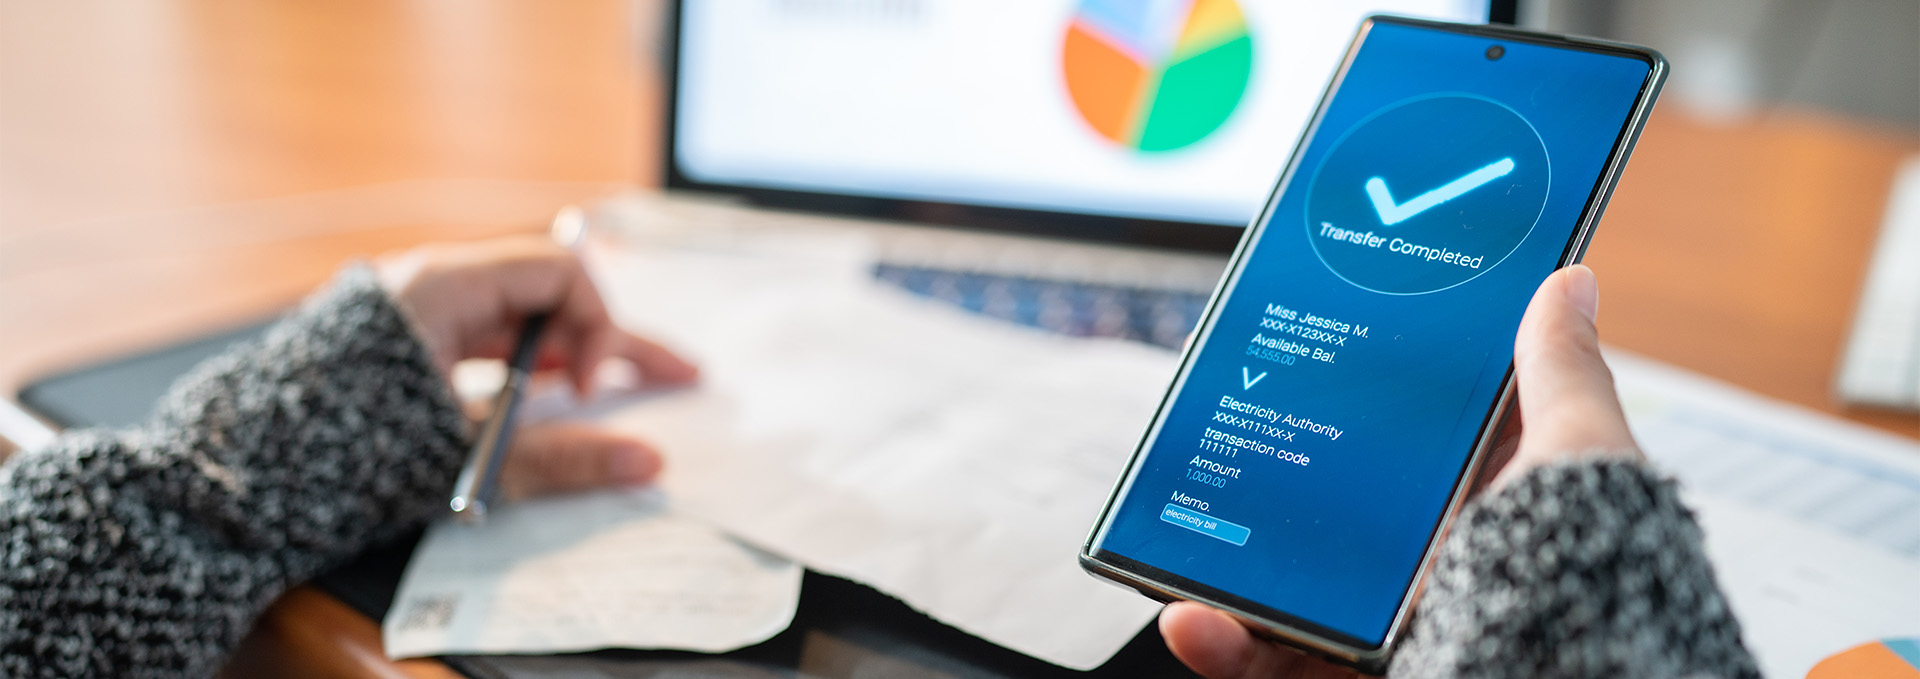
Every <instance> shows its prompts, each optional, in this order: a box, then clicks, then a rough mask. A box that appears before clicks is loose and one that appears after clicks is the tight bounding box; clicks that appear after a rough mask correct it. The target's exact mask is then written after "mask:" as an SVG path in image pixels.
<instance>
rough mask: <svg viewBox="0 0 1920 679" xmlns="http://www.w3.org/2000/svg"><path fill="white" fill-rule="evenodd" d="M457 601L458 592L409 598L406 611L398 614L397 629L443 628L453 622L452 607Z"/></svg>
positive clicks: (411, 630)
mask: <svg viewBox="0 0 1920 679" xmlns="http://www.w3.org/2000/svg"><path fill="white" fill-rule="evenodd" d="M459 602H460V595H458V594H434V595H429V596H422V597H418V598H414V599H410V600H408V601H407V608H406V612H405V613H403V614H401V616H400V624H399V626H398V627H397V629H398V630H399V631H402V632H419V631H435V630H444V629H446V628H447V627H448V626H449V625H452V624H453V609H454V608H455V606H456V605H458V604H459Z"/></svg>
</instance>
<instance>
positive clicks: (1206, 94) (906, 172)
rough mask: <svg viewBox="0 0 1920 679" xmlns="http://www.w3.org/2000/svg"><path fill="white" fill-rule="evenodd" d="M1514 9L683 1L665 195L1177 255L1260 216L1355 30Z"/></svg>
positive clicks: (1121, 1)
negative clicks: (743, 199)
mask: <svg viewBox="0 0 1920 679" xmlns="http://www.w3.org/2000/svg"><path fill="white" fill-rule="evenodd" d="M1512 9H1513V5H1512V0H1504V1H1503V2H1494V1H1490V0H1374V1H1366V0H684V1H683V2H680V3H678V6H677V10H678V11H677V12H676V15H675V16H674V17H673V19H672V21H673V24H672V31H673V34H674V40H673V44H674V48H673V50H672V57H673V60H672V63H671V73H670V75H671V79H672V82H673V93H672V105H671V111H670V123H669V126H668V128H669V135H670V140H669V143H670V147H669V148H670V153H669V154H668V165H669V167H668V172H667V177H668V186H669V187H670V188H675V189H701V190H708V191H721V192H727V193H737V194H742V195H746V196H749V197H751V198H753V199H756V200H758V201H760V202H767V203H775V204H782V205H785V206H788V207H800V208H803V209H820V210H827V211H836V212H851V213H856V214H863V215H867V216H874V217H882V218H890V219H900V220H907V221H923V222H933V223H940V224H948V225H958V226H973V227H989V228H1000V229H1011V230H1015V231H1022V232H1028V233H1040V234H1052V235H1068V236H1076V237H1083V238H1095V239H1102V240H1117V241H1123V242H1133V243H1137V244H1151V245H1172V246H1178V247H1185V248H1190V249H1224V248H1226V247H1228V246H1230V245H1231V244H1232V242H1233V241H1234V240H1235V239H1237V238H1238V234H1239V230H1240V228H1241V227H1243V226H1244V225H1245V224H1246V223H1247V222H1248V221H1249V220H1250V219H1252V218H1253V216H1254V215H1255V213H1256V212H1257V211H1258V209H1259V206H1260V203H1261V201H1262V200H1263V199H1264V198H1265V197H1266V195H1267V192H1268V190H1269V189H1270V188H1271V186H1272V183H1273V181H1274V179H1275V178H1276V176H1277V174H1278V172H1279V170H1280V166H1281V164H1282V163H1284V162H1285V160H1286V158H1287V155H1288V153H1289V152H1290V151H1291V150H1292V148H1293V145H1294V143H1295V142H1296V141H1297V140H1298V138H1299V136H1300V132H1301V128H1302V126H1303V125H1304V124H1305V122H1306V120H1307V118H1308V116H1310V115H1311V114H1312V111H1313V106H1314V103H1315V102H1316V101H1317V100H1318V98H1319V97H1320V94H1321V91H1322V89H1323V88H1324V87H1325V84H1326V82H1327V79H1328V77H1329V75H1330V72H1331V70H1332V69H1333V68H1334V66H1335V65H1336V64H1337V63H1338V62H1339V60H1340V56H1341V53H1342V49H1343V48H1344V46H1345V45H1346V43H1347V41H1348V40H1349V39H1350V38H1351V37H1352V34H1353V31H1354V29H1355V27H1357V26H1358V24H1359V22H1360V20H1361V18H1362V17H1363V16H1365V15H1367V14H1371V13H1381V12H1383V13H1393V14H1403V15H1412V16H1421V17H1430V18H1438V19H1447V20H1455V21H1473V22H1479V21H1486V20H1488V19H1489V18H1492V19H1495V20H1507V21H1510V20H1511V17H1512Z"/></svg>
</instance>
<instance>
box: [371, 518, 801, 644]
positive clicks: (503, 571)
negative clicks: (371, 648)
mask: <svg viewBox="0 0 1920 679" xmlns="http://www.w3.org/2000/svg"><path fill="white" fill-rule="evenodd" d="M802 572H803V571H802V569H801V567H800V566H799V565H798V564H795V563H793V562H791V561H788V560H786V559H782V558H779V557H777V556H773V555H771V554H768V553H766V552H763V551H761V550H758V549H755V548H753V547H751V546H747V545H745V544H742V543H740V542H738V541H735V540H733V539H732V538H729V537H727V536H725V535H723V534H722V533H721V532H720V531H718V530H716V529H715V528H713V527H712V526H710V525H707V524H705V523H702V522H699V521H695V520H693V519H690V518H687V517H685V516H682V515H680V514H678V513H676V512H674V511H672V510H671V509H669V508H668V506H667V503H666V500H665V498H664V496H662V495H661V494H660V493H659V492H658V491H654V490H644V489H643V490H612V491H601V492H596V493H589V494H581V495H573V496H564V497H557V498H546V499H537V500H528V501H522V502H517V503H513V504H509V505H505V506H503V507H501V508H499V509H496V510H494V511H493V512H492V513H491V514H490V515H489V516H488V518H487V522H486V523H485V524H483V525H478V526H471V525H465V524H461V523H457V522H454V521H452V520H442V521H441V522H439V523H437V524H435V525H434V526H433V527H432V528H431V529H429V530H428V532H427V535H426V537H425V538H424V539H422V540H421V542H420V546H419V547H418V548H416V549H415V550H414V553H413V560H412V561H410V562H409V563H408V564H407V572H406V575H405V576H404V577H403V578H402V579H401V582H400V589H399V591H398V592H397V593H396V594H395V595H394V602H393V608H392V609H391V610H390V612H389V613H388V614H387V618H386V620H385V621H384V623H383V624H382V625H381V632H382V636H383V638H384V640H385V643H386V650H387V655H388V656H389V657H392V658H410V657H419V656H428V655H445V654H454V653H471V654H481V653H487V654H500V653H562V652H570V651H584V650H591V649H596V648H655V649H658V648H664V649H679V650H691V651H706V652H721V651H729V650H733V649H735V648H740V647H743V646H748V645H752V644H756V643H759V642H761V641H765V640H766V639H767V638H769V637H772V636H773V635H775V634H778V633H780V632H781V631H782V630H785V629H786V628H787V625H789V624H791V623H792V621H793V616H794V612H795V610H796V609H797V608H798V606H799V602H800V578H801V575H802Z"/></svg>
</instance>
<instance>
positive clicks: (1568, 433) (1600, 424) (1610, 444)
mask: <svg viewBox="0 0 1920 679" xmlns="http://www.w3.org/2000/svg"><path fill="white" fill-rule="evenodd" d="M1598 308H1599V287H1598V282H1597V281H1596V280H1595V279H1594V276H1593V271H1592V270H1591V269H1588V268H1587V267H1585V266H1581V265H1574V266H1570V267H1567V268H1566V269H1562V270H1561V271H1559V272H1556V273H1555V274H1554V275H1553V276H1550V277H1548V279H1547V281H1546V282H1545V283H1543V284H1541V286H1540V290H1539V291H1538V292H1536V293H1534V297H1533V302H1532V303H1531V304H1530V305H1529V306H1528V307H1527V315H1526V317H1525V318H1524V319H1522V320H1521V322H1520V332H1519V334H1518V335H1517V336H1516V338H1515V342H1514V360H1513V365H1514V372H1515V375H1516V380H1517V382H1518V386H1519V390H1520V411H1521V412H1523V413H1525V414H1526V433H1525V435H1523V436H1522V437H1521V438H1520V445H1519V448H1518V450H1517V451H1516V452H1515V453H1514V458H1515V459H1516V460H1523V461H1528V462H1533V463H1537V462H1539V461H1541V460H1545V459H1548V458H1550V457H1552V456H1555V455H1562V454H1567V453H1581V452H1584V451H1597V450H1632V449H1635V446H1634V443H1633V435H1632V433H1631V432H1630V431H1629V430H1628V429H1627V419H1626V414H1625V413H1624V412H1623V411H1621V409H1620V398H1619V396H1618V395H1617V394H1616V393H1615V391H1614V387H1613V372H1612V371H1611V370H1608V369H1607V364H1606V362H1605V360H1603V359H1602V358H1601V355H1600V334H1599V332H1598V330H1596V329H1595V328H1594V324H1593V319H1594V316H1595V313H1596V311H1597V310H1598Z"/></svg>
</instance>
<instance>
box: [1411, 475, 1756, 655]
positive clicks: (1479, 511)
mask: <svg viewBox="0 0 1920 679" xmlns="http://www.w3.org/2000/svg"><path fill="white" fill-rule="evenodd" d="M1388 675H1389V676H1391V677H1399V678H1406V679H1425V678H1428V677H1436V678H1437V677H1462V678H1474V679H1505V678H1508V677H1512V678H1515V679H1519V678H1522V677H1528V678H1536V677H1537V678H1543V679H1545V678H1565V679H1578V678H1587V677H1595V678H1598V677H1634V678H1646V679H1683V678H1689V677H1698V678H1707V677H1715V678H1719V679H1747V678H1749V677H1758V676H1760V673H1759V670H1757V669H1756V668H1755V666H1754V661H1753V656H1752V655H1750V654H1749V653H1748V652H1747V649H1746V647H1745V646H1744V645H1742V644H1741V641H1740V626H1739V623H1737V622H1735V620H1734V618H1733V613H1732V611H1731V610H1729V609H1728V607H1727V602H1726V599H1725V597H1723V596H1722V595H1721V593H1720V588H1719V586H1718V585H1717V584H1715V582H1714V577H1713V569H1712V567H1711V566H1710V565H1709V564H1708V563H1707V557H1706V552H1705V551H1704V550H1703V546H1702V542H1701V534H1700V528H1699V526H1698V524H1696V523H1695V522H1694V520H1693V515H1692V513H1691V512H1689V511H1688V510H1687V509H1686V507H1685V506H1683V505H1682V504H1681V503H1680V497H1679V494H1678V492H1677V491H1676V488H1675V486H1674V484H1673V482H1672V481H1670V480H1665V479H1662V478H1660V477H1658V476H1657V475H1655V474H1654V472H1653V471H1652V470H1651V469H1649V468H1647V467H1646V466H1645V465H1642V464H1635V463H1630V462H1597V463H1596V462H1585V463H1572V464H1561V465H1550V466H1546V467H1543V468H1540V469H1536V470H1534V471H1533V472H1531V473H1529V474H1527V475H1526V476H1523V477H1521V478H1519V479H1516V480H1515V481H1514V482H1513V483H1511V484H1508V485H1507V486H1506V487H1504V488H1501V489H1500V490H1498V491H1496V492H1494V493H1491V494H1488V495H1485V496H1482V497H1480V498H1477V499H1475V501H1474V502H1472V503H1470V504H1469V506H1468V508H1467V509H1466V510H1465V511H1464V512H1462V514H1461V516H1460V518H1459V520H1458V521H1457V522H1456V523H1455V525H1454V528H1453V534H1452V535H1451V536H1449V537H1448V538H1447V540H1446V542H1445V544H1444V545H1443V546H1442V547H1441V551H1440V554H1439V555H1438V557H1437V559H1436V561H1435V564H1434V571H1433V573H1432V574H1431V575H1430V576H1429V578H1428V584H1427V591H1426V594H1425V596H1424V597H1423V598H1422V599H1421V602H1420V608H1419V611H1418V614H1417V617H1416V618H1415V621H1414V625H1413V630H1412V634H1411V635H1410V637H1409V639H1408V642H1407V644H1406V646H1404V647H1403V648H1402V649H1401V650H1400V652H1399V653H1398V654H1397V655H1396V656H1395V657H1394V662H1393V667H1392V671H1391V672H1389V673H1388Z"/></svg>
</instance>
